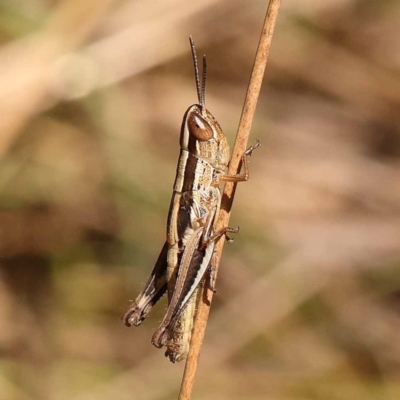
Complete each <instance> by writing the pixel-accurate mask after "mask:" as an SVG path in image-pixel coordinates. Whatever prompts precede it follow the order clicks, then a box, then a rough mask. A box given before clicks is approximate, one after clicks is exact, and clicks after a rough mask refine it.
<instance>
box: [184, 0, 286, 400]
mask: <svg viewBox="0 0 400 400" xmlns="http://www.w3.org/2000/svg"><path fill="white" fill-rule="evenodd" d="M280 3H281V2H280V0H270V2H269V5H268V9H267V14H266V17H265V21H264V25H263V28H262V32H261V36H260V41H259V44H258V48H257V53H256V58H255V61H254V66H253V71H252V73H251V78H250V83H249V86H248V89H247V94H246V99H245V101H244V106H243V111H242V115H241V118H240V122H239V128H238V132H237V135H236V141H235V146H234V148H233V152H232V158H231V161H230V164H229V171H228V173H229V174H232V175H233V174H236V173H238V172H239V171H240V167H241V165H240V160H241V156H242V154H243V153H244V152H245V151H246V147H247V142H248V138H249V135H250V130H251V125H252V122H253V118H254V114H255V111H256V106H257V101H258V96H259V93H260V89H261V84H262V80H263V77H264V71H265V67H266V64H267V58H268V53H269V49H270V47H271V41H272V35H273V32H274V29H275V25H276V20H277V17H278V12H279V7H280ZM235 190H236V184H235V183H229V182H228V183H226V185H225V188H224V193H223V197H222V203H221V211H220V214H219V218H218V222H217V226H216V231H218V230H220V229H222V228H224V227H226V226H228V223H229V217H230V212H231V208H232V203H233V199H234V196H235ZM224 243H225V240H224V237H222V238H221V239H220V240H219V241H218V243H217V244H216V247H215V254H214V257H213V260H212V265H214V266H215V274H217V272H218V268H219V262H220V259H221V255H222V249H223V246H224ZM212 297H213V292H212V290H208V289H205V290H204V291H203V296H202V301H200V303H199V305H198V310H197V314H196V319H195V322H194V328H193V334H192V339H191V342H190V350H189V354H188V357H187V360H186V365H185V371H184V374H183V379H182V384H181V390H180V394H179V400H190V399H191V395H192V390H193V385H194V381H195V376H196V371H197V366H198V363H199V357H200V351H201V346H202V344H203V339H204V333H205V329H206V326H207V320H208V315H209V312H210V306H211V301H212Z"/></svg>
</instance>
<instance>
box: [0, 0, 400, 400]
mask: <svg viewBox="0 0 400 400" xmlns="http://www.w3.org/2000/svg"><path fill="white" fill-rule="evenodd" d="M266 7H267V3H266V2H263V1H251V2H243V1H239V0H229V1H227V0H205V1H201V2H184V1H182V0H171V1H169V2H163V1H160V0H155V1H152V2H149V1H134V0H121V1H112V0H87V1H84V2H83V1H78V0H64V1H62V0H53V1H50V0H25V1H17V0H2V1H1V3H0V42H1V48H0V110H1V111H0V112H1V118H0V127H1V135H0V153H1V172H0V256H1V269H0V324H1V325H0V326H1V329H0V355H1V359H0V398H1V399H5V400H17V399H18V400H20V399H21V400H25V399H52V400H58V399H60V400H61V399H69V400H71V399H76V400H77V399H85V400H86V399H96V400H99V399H104V400H106V399H115V398H118V399H119V400H121V399H173V398H175V397H176V393H177V390H178V389H179V383H180V376H181V374H182V367H183V366H182V365H178V366H177V365H172V364H169V363H168V362H167V360H166V359H164V357H163V354H162V351H161V352H160V351H158V350H156V349H155V348H153V347H152V346H151V344H150V337H151V335H152V332H153V331H154V329H155V327H156V326H157V324H158V321H159V320H160V318H161V316H162V313H163V312H164V307H165V303H164V305H160V306H159V307H157V308H156V309H155V310H154V311H153V315H152V316H151V317H150V318H149V320H148V321H146V322H145V323H144V324H143V326H142V327H141V328H140V329H127V328H126V327H124V326H123V325H122V324H121V323H120V322H119V317H120V315H121V314H122V313H123V311H124V310H125V308H126V306H127V304H128V300H129V299H132V298H134V297H135V296H136V295H137V293H138V291H139V290H140V288H141V286H142V285H143V283H144V282H145V280H146V278H147V275H148V274H149V272H150V270H151V268H152V266H153V263H154V262H155V260H156V257H157V255H158V251H159V249H160V247H161V245H162V243H163V240H164V235H165V221H166V216H167V212H168V207H169V200H170V195H171V188H172V183H173V180H174V173H175V169H176V160H177V155H178V151H179V148H178V138H179V128H180V123H181V117H182V115H183V113H184V111H185V110H186V108H187V107H188V106H189V105H191V104H192V103H194V102H195V101H196V92H195V85H194V78H193V72H192V62H191V57H190V50H189V45H188V36H189V34H191V35H193V36H194V38H195V40H196V44H197V48H198V51H199V53H206V54H207V57H208V64H209V76H208V87H207V104H208V108H209V109H210V110H211V111H212V112H213V114H214V115H215V116H216V117H217V118H218V120H219V122H220V124H221V126H222V127H223V128H224V130H225V132H226V134H227V135H228V137H229V140H230V142H231V143H232V142H233V138H234V134H235V130H236V127H237V123H238V120H239V116H240V112H241V105H242V102H243V98H244V95H245V91H246V85H247V82H248V78H249V76H250V71H251V66H252V63H253V57H254V53H255V49H256V46H257V42H258V36H259V30H260V28H261V25H262V22H263V18H264V13H265V10H266ZM399 21H400V3H399V2H396V1H393V0H385V1H383V0H382V1H373V0H340V1H337V0H336V1H332V0H326V1H317V0H308V1H296V0H287V1H283V4H282V8H281V12H280V16H279V19H278V25H277V29H276V33H275V37H274V41H273V45H272V49H271V53H270V57H269V65H268V67H267V72H266V78H265V83H264V87H263V91H262V95H261V97H260V103H259V106H258V110H257V114H256V119H255V122H254V126H253V133H252V137H253V139H256V138H258V139H260V140H261V142H262V147H261V148H260V149H259V150H257V152H256V153H255V154H254V156H253V157H252V160H251V166H250V167H251V179H250V181H249V182H248V183H246V184H242V185H240V187H239V188H238V192H237V197H236V202H235V205H234V211H233V216H232V220H231V223H232V225H235V226H236V225H240V226H241V228H242V229H241V232H240V234H239V235H237V236H236V241H235V243H234V244H233V245H231V246H228V247H226V249H225V253H224V255H223V259H222V265H221V273H220V274H219V279H218V282H217V286H218V291H219V294H218V296H217V297H216V299H215V304H214V305H213V309H212V312H211V319H210V324H209V327H208V330H207V333H206V339H205V347H204V352H203V354H202V358H201V364H200V371H199V375H198V382H197V385H196V387H195V394H194V398H196V399H228V398H229V399H244V398H245V399H277V400H294V399H296V400H303V399H304V400H306V399H307V400H309V399H321V400H325V399H332V400H336V399H337V400H344V399H345V400H358V399H360V400H361V399H362V400H365V399H380V398H382V399H385V400H391V399H393V400H394V399H398V398H400V384H399V381H400V340H399V331H400V318H399V312H400V268H399V267H400V117H399V111H398V110H399V105H400V79H399V72H400V71H399V68H400V41H399V40H398V37H399V36H400V24H399Z"/></svg>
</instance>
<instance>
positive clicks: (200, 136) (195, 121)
mask: <svg viewBox="0 0 400 400" xmlns="http://www.w3.org/2000/svg"><path fill="white" fill-rule="evenodd" d="M188 128H189V132H190V134H191V135H193V136H194V137H195V138H196V139H197V140H200V141H201V142H205V141H207V140H209V139H211V138H212V137H213V131H212V129H211V126H210V125H209V124H208V122H206V121H205V119H203V118H202V117H200V116H199V115H196V114H192V115H191V116H190V117H189V120H188Z"/></svg>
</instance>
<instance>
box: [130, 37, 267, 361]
mask: <svg viewBox="0 0 400 400" xmlns="http://www.w3.org/2000/svg"><path fill="white" fill-rule="evenodd" d="M190 45H191V50H192V57H193V64H194V72H195V79H196V89H197V98H198V104H193V105H191V106H190V107H189V108H188V109H187V111H186V112H185V115H184V117H183V121H182V126H181V133H180V147H181V150H180V154H179V160H178V165H177V171H176V177H175V183H174V188H173V194H172V199H171V204H170V208H169V213H168V221H167V240H166V242H165V244H164V246H163V248H162V249H161V253H160V255H159V257H158V259H157V262H156V264H155V266H154V268H153V271H152V272H151V275H150V278H149V279H148V281H147V283H146V285H145V288H144V289H143V291H142V292H141V293H140V294H139V296H138V297H137V298H136V300H135V301H134V302H133V303H132V305H131V306H130V307H129V308H128V310H127V311H126V313H125V314H124V315H123V317H122V320H123V321H124V323H125V325H127V326H132V325H135V326H139V325H140V324H141V323H142V322H143V320H144V319H145V318H146V316H147V314H148V313H149V312H150V310H151V308H152V307H153V306H154V305H155V304H156V302H157V301H158V300H159V299H160V298H161V297H162V296H163V295H164V294H165V293H166V292H168V309H167V312H166V314H165V316H164V318H163V320H162V322H161V324H160V326H159V328H158V329H157V330H156V332H155V333H154V335H153V337H152V343H153V345H154V346H156V347H158V348H161V347H163V346H166V347H167V351H166V356H168V357H169V359H170V360H171V361H172V362H176V361H181V360H183V359H184V358H186V356H187V353H188V351H189V343H190V337H191V332H192V327H193V320H194V316H195V312H196V303H197V297H198V294H199V292H201V291H200V290H199V288H200V287H201V285H202V284H203V281H204V276H205V274H206V272H207V271H208V273H209V283H210V287H211V289H212V290H214V286H215V282H214V276H213V267H212V266H211V265H210V263H211V258H212V255H213V253H214V247H215V243H216V241H217V240H218V239H219V238H220V237H221V236H224V235H225V236H226V238H227V239H228V240H229V241H231V239H230V238H229V236H228V233H231V232H234V233H236V232H238V230H239V229H238V228H237V229H232V228H228V227H226V228H223V229H221V230H219V231H217V230H216V229H215V225H216V221H217V219H218V214H219V210H220V203H221V188H220V186H221V184H223V183H224V182H241V181H247V180H248V178H249V169H248V164H247V157H248V156H250V155H251V153H252V151H253V150H254V149H255V148H257V147H258V146H259V145H260V142H259V141H256V143H255V145H254V146H252V147H250V148H249V149H248V150H246V152H245V153H244V154H243V155H242V167H243V173H238V174H234V175H229V174H228V173H227V170H228V163H229V160H230V150H229V145H228V142H227V139H226V136H225V134H224V132H223V131H222V129H221V127H220V126H219V124H218V122H217V121H216V119H215V118H214V116H213V115H212V114H211V113H210V112H209V111H208V110H207V109H206V106H205V84H206V75H207V62H206V57H205V56H203V75H202V80H201V82H200V75H199V69H198V61H197V54H196V49H195V45H194V42H193V39H192V37H190Z"/></svg>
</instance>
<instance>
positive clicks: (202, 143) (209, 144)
mask: <svg viewBox="0 0 400 400" xmlns="http://www.w3.org/2000/svg"><path fill="white" fill-rule="evenodd" d="M180 145H181V148H182V149H184V150H187V151H188V152H190V153H192V154H194V155H195V156H197V157H199V158H202V159H204V160H206V161H208V162H209V163H210V164H212V165H213V166H215V167H217V168H218V167H226V166H227V165H228V162H229V145H228V141H227V140H226V136H225V134H224V132H223V131H222V129H221V127H220V126H219V124H218V122H217V120H216V119H215V118H214V116H213V115H212V114H211V113H210V112H209V111H208V110H207V109H206V108H205V107H204V106H202V105H199V104H193V105H192V106H190V107H189V108H188V110H187V111H186V113H185V116H184V118H183V122H182V130H181V139H180Z"/></svg>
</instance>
